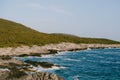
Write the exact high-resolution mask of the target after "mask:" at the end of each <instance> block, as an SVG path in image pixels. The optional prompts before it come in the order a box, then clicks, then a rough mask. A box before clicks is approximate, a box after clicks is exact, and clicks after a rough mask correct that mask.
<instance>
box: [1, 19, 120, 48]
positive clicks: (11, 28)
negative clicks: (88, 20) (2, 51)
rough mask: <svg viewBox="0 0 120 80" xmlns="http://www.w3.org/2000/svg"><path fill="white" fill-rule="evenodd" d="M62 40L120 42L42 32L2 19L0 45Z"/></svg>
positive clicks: (32, 43)
mask: <svg viewBox="0 0 120 80" xmlns="http://www.w3.org/2000/svg"><path fill="white" fill-rule="evenodd" d="M60 42H73V43H103V44H117V43H119V42H116V41H112V40H108V39H98V38H80V37H77V36H72V35H63V34H46V33H41V32H38V31H35V30H33V29H30V28H28V27H26V26H24V25H22V24H19V23H15V22H12V21H9V20H5V19H0V47H8V46H14V47H15V46H20V45H45V44H49V43H60Z"/></svg>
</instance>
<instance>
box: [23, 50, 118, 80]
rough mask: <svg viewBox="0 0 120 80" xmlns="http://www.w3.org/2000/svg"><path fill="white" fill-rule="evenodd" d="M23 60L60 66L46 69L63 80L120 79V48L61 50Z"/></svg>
mask: <svg viewBox="0 0 120 80" xmlns="http://www.w3.org/2000/svg"><path fill="white" fill-rule="evenodd" d="M21 59H23V60H34V61H40V62H42V61H45V62H51V63H54V64H58V65H60V66H62V67H63V68H61V69H56V70H47V72H54V73H56V74H58V75H60V76H61V77H63V78H64V79H65V80H74V79H75V78H78V79H79V80H120V49H92V50H84V51H79V52H63V53H60V54H58V55H54V56H47V57H43V58H37V57H28V58H21Z"/></svg>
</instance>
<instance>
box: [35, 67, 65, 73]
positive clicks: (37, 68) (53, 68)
mask: <svg viewBox="0 0 120 80" xmlns="http://www.w3.org/2000/svg"><path fill="white" fill-rule="evenodd" d="M63 68H65V67H57V66H52V68H43V67H41V66H39V67H33V70H35V71H37V72H40V71H48V70H59V69H63Z"/></svg>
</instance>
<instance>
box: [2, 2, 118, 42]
mask: <svg viewBox="0 0 120 80" xmlns="http://www.w3.org/2000/svg"><path fill="white" fill-rule="evenodd" d="M0 18H5V19H9V20H13V21H16V22H19V23H22V24H24V25H27V26H29V27H31V28H33V29H36V30H38V31H41V32H47V33H69V34H74V35H78V36H81V37H102V38H108V39H113V40H118V41H120V35H119V34H120V0H0Z"/></svg>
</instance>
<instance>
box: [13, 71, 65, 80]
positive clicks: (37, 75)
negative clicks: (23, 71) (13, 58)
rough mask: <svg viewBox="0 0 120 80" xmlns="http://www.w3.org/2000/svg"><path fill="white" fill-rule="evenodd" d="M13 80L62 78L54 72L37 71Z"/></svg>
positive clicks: (51, 79)
mask: <svg viewBox="0 0 120 80" xmlns="http://www.w3.org/2000/svg"><path fill="white" fill-rule="evenodd" d="M13 80H64V79H62V78H60V77H59V76H57V75H56V74H48V73H46V72H37V73H34V74H30V75H26V76H23V77H21V78H19V79H13Z"/></svg>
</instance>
